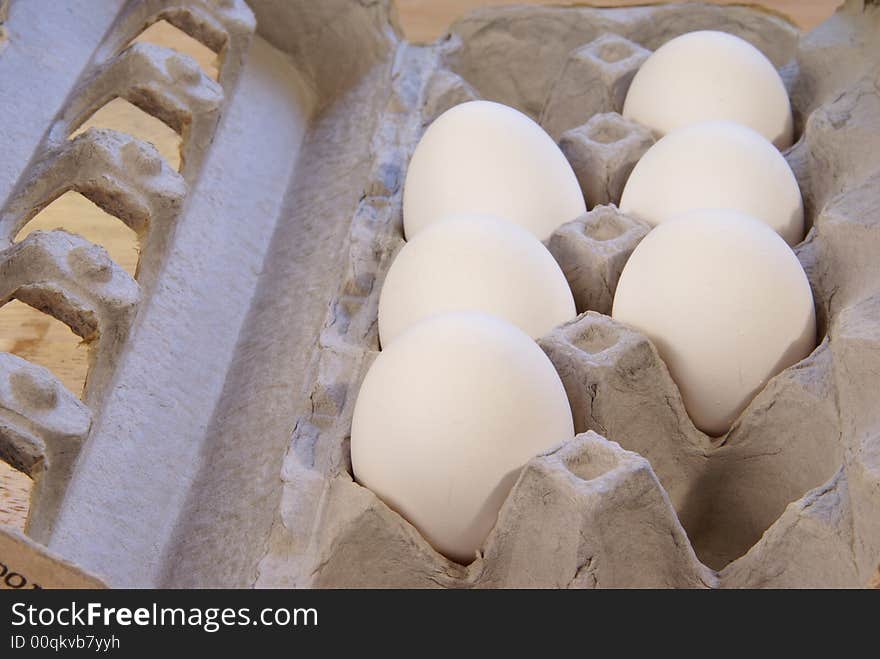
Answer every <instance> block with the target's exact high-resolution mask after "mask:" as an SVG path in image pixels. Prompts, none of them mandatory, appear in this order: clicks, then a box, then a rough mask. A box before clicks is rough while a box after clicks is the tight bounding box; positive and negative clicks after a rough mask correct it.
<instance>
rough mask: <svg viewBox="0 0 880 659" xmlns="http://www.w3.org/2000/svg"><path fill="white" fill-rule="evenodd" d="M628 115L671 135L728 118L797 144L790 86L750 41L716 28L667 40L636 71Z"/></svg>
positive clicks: (785, 144) (628, 98)
mask: <svg viewBox="0 0 880 659" xmlns="http://www.w3.org/2000/svg"><path fill="white" fill-rule="evenodd" d="M623 116H624V117H626V118H628V119H633V120H635V121H638V122H639V123H641V124H643V125H645V126H648V127H649V128H651V129H652V130H653V131H654V132H655V133H657V134H658V135H665V134H666V133H669V132H670V131H672V130H674V129H676V128H679V127H681V126H687V125H689V124H694V123H698V122H700V121H707V120H712V119H728V120H730V121H735V122H737V123H741V124H744V125H746V126H749V127H750V128H752V129H754V130H756V131H757V132H759V133H761V134H762V135H763V136H764V137H766V138H767V139H768V140H770V141H771V142H773V144H775V145H776V146H777V147H778V148H780V149H784V148H786V147H788V146H790V145H791V141H792V133H793V122H792V117H791V104H790V103H789V100H788V94H787V92H786V91H785V85H784V84H783V82H782V78H780V77H779V73H778V72H777V71H776V69H775V68H774V67H773V64H772V63H771V62H770V60H768V59H767V58H766V57H765V56H764V54H763V53H762V52H761V51H760V50H758V49H757V48H755V47H754V46H753V45H752V44H750V43H749V42H747V41H745V40H743V39H740V38H739V37H736V36H734V35H732V34H726V33H724V32H715V31H711V30H706V31H700V32H690V33H688V34H683V35H682V36H680V37H677V38H675V39H672V40H671V41H668V42H666V43H665V44H663V45H662V46H661V47H660V48H658V49H657V51H656V52H654V53H653V54H652V55H651V56H650V57H649V58H648V59H647V60H646V61H645V63H644V64H642V67H641V68H640V69H639V71H638V72H637V73H636V75H635V78H633V81H632V85H631V86H630V88H629V92H628V93H627V96H626V102H625V103H624V106H623Z"/></svg>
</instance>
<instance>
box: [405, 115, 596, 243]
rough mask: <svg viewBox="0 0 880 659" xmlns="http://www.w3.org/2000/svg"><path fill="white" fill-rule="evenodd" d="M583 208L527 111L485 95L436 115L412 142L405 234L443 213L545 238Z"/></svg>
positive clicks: (568, 173) (565, 167) (552, 146)
mask: <svg viewBox="0 0 880 659" xmlns="http://www.w3.org/2000/svg"><path fill="white" fill-rule="evenodd" d="M584 212H586V205H585V204H584V197H583V194H582V193H581V188H580V185H579V184H578V181H577V178H576V177H575V175H574V172H573V171H572V169H571V165H569V164H568V161H567V160H566V159H565V156H564V155H562V151H560V150H559V147H558V146H557V145H556V143H555V142H554V141H553V140H552V139H551V138H550V136H549V135H547V133H545V132H544V130H543V129H542V128H541V127H540V126H539V125H538V124H536V123H535V122H534V121H532V120H531V119H529V118H528V117H527V116H526V115H524V114H522V113H521V112H518V111H517V110H514V109H513V108H510V107H507V106H505V105H501V104H499V103H491V102H489V101H472V102H470V103H462V104H461V105H457V106H455V107H454V108H452V109H450V110H447V111H446V112H444V113H443V114H442V115H440V116H439V117H438V118H437V119H436V121H434V123H432V124H431V125H430V126H429V127H428V130H427V131H425V134H424V136H423V137H422V139H421V141H420V142H419V144H418V146H417V147H416V150H415V153H413V157H412V160H411V161H410V164H409V171H408V172H407V176H406V183H405V185H404V193H403V223H404V230H405V233H406V237H407V239H410V238H412V237H414V236H415V235H417V234H418V233H419V232H420V231H422V230H423V229H424V228H425V227H427V226H429V225H431V224H433V223H434V222H438V221H441V220H443V219H444V218H448V217H450V216H453V215H458V214H461V213H479V214H485V215H495V216H497V217H501V218H504V219H506V220H510V221H511V222H514V223H515V224H518V225H520V226H521V227H523V228H525V229H527V230H529V231H531V232H532V233H533V234H535V236H536V237H537V238H538V239H539V240H545V239H546V238H549V237H550V234H551V233H553V230H554V229H556V227H558V226H559V225H560V224H564V223H565V222H569V221H571V220H573V219H575V218H576V217H578V216H579V215H581V214H583V213H584Z"/></svg>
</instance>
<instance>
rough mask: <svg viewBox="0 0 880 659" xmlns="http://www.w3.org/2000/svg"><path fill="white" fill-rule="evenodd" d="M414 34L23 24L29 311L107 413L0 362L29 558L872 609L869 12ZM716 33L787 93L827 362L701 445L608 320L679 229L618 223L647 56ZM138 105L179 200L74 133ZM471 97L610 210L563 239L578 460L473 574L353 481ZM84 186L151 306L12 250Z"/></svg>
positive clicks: (309, 26) (3, 50)
mask: <svg viewBox="0 0 880 659" xmlns="http://www.w3.org/2000/svg"><path fill="white" fill-rule="evenodd" d="M2 4H4V3H2V2H0V5H2ZM62 4H64V5H65V7H66V8H62V7H61V5H62ZM71 5H74V9H75V11H71V10H70V9H69V8H70V6H71ZM392 14H393V12H392V11H391V8H390V3H389V2H388V1H387V0H381V1H369V2H368V1H366V0H325V1H322V2H320V3H318V2H313V1H312V0H290V1H282V0H248V2H247V3H245V1H244V0H223V1H218V2H209V1H208V0H175V1H174V2H160V1H159V0H144V1H136V0H132V1H129V2H124V1H123V0H114V1H112V2H103V3H90V2H84V1H82V0H70V1H69V2H67V3H56V2H49V1H48V0H28V1H26V2H16V1H15V0H13V2H12V3H11V5H10V6H9V8H8V16H7V17H6V19H5V20H4V21H3V27H2V29H3V31H4V34H5V36H0V142H2V143H3V144H4V152H3V156H2V157H0V202H2V207H0V229H2V236H0V239H2V244H0V249H2V251H0V272H2V282H3V289H2V291H3V300H4V302H5V301H8V300H10V299H12V298H17V299H19V300H22V301H23V302H26V303H28V304H31V305H33V306H35V307H37V308H39V309H40V310H42V311H45V312H46V313H49V314H51V315H53V316H55V317H57V318H59V319H60V320H62V321H63V322H65V323H67V324H68V325H69V326H70V327H71V329H72V330H73V331H74V332H76V333H78V334H79V335H80V336H82V337H83V338H84V339H87V340H88V341H89V345H90V346H91V368H90V372H89V376H88V380H87V386H86V390H85V394H84V398H83V401H82V402H80V401H78V400H77V399H76V398H75V397H74V396H73V395H72V394H70V392H67V391H66V390H65V389H64V388H63V386H62V385H61V384H60V383H59V382H58V381H57V380H56V379H55V378H54V376H52V374H51V373H49V372H48V371H46V370H45V369H41V368H39V367H35V366H33V365H30V364H28V363H27V362H24V361H23V360H21V359H18V358H15V357H12V356H9V355H0V456H2V457H3V458H4V459H5V460H7V461H9V462H10V463H11V464H13V465H14V466H15V467H17V468H19V469H22V470H23V471H26V472H27V473H29V474H30V475H32V476H33V477H34V478H35V480H36V487H35V491H34V494H33V501H32V504H31V510H30V517H29V520H28V529H27V532H28V535H29V536H30V539H23V538H21V537H19V536H14V535H11V534H8V533H7V534H4V535H2V536H0V541H2V545H0V549H2V550H3V552H5V553H4V554H3V555H4V564H5V563H6V559H5V556H6V554H7V553H10V552H11V554H12V555H13V557H14V558H23V560H22V563H23V564H24V565H25V566H26V568H22V569H27V570H32V571H33V572H32V574H34V575H39V576H34V577H30V576H29V577H28V578H33V579H42V580H43V581H44V582H45V584H48V585H57V584H58V583H65V582H66V583H71V584H75V583H80V582H81V581H83V580H85V582H86V583H97V582H92V581H89V579H92V577H89V576H84V574H85V573H82V574H81V573H80V571H81V570H82V571H86V572H88V573H95V574H98V575H100V576H101V579H102V580H103V581H105V582H106V583H107V584H108V585H110V586H117V587H119V586H134V587H155V586H167V587H193V586H229V587H339V586H360V587H393V586H410V587H514V586H520V587H574V588H591V587H637V586H656V587H688V588H690V587H696V588H718V587H862V586H866V585H868V584H869V582H870V581H871V579H872V578H874V575H875V572H876V570H877V568H878V565H880V405H878V399H877V392H878V391H880V259H878V254H880V6H878V5H877V4H876V3H875V2H863V1H857V0H850V1H849V2H848V3H847V4H846V5H845V7H844V8H842V9H841V10H840V11H839V12H838V13H837V14H836V15H835V16H834V17H833V18H831V19H830V20H829V21H827V22H826V23H825V24H823V25H822V26H820V27H819V28H817V29H816V30H815V31H814V32H812V33H810V34H806V35H800V34H799V33H798V31H797V30H796V29H795V28H794V27H792V26H791V25H790V24H788V23H787V22H785V21H784V20H782V19H780V18H778V17H775V16H772V15H769V14H766V13H763V12H761V11H759V10H755V9H749V8H743V7H718V6H707V5H698V4H689V5H688V6H687V7H684V6H682V5H663V6H657V7H638V8H627V9H591V8H558V7H525V6H523V7H509V8H493V9H486V10H482V11H478V12H475V13H473V14H471V15H469V16H467V17H465V18H463V19H461V20H460V21H459V22H457V23H456V24H455V25H454V26H453V27H452V28H451V30H450V33H449V35H448V36H447V37H446V38H443V39H441V40H440V41H438V42H437V43H436V44H433V45H430V46H414V45H411V44H408V43H406V42H405V41H404V40H403V39H402V38H401V36H400V34H399V31H398V29H397V27H396V24H395V21H394V17H393V15H392ZM0 16H2V12H0ZM160 19H164V20H167V21H169V22H170V23H172V24H174V25H175V26H177V27H179V28H180V29H182V30H183V31H185V32H187V33H189V34H191V35H192V36H193V37H195V38H196V39H198V40H200V41H202V42H203V43H205V44H206V45H207V46H209V47H211V48H212V49H215V50H217V51H219V52H220V53H221V57H222V63H223V65H222V70H221V74H220V79H219V83H215V82H214V81H212V80H210V79H208V78H206V77H205V76H204V75H203V74H202V73H201V71H200V70H199V69H198V67H197V66H195V64H194V63H193V62H192V61H191V60H189V59H188V58H187V57H185V56H182V55H179V54H176V53H174V52H173V51H169V50H167V49H164V48H161V47H158V46H150V45H146V44H141V45H138V46H135V47H132V48H129V49H125V46H126V44H128V43H129V41H130V40H131V39H132V38H133V37H135V36H136V35H137V34H138V33H139V32H140V31H141V30H142V29H143V28H144V27H145V26H146V25H148V24H150V23H152V22H155V21H156V20H160ZM696 29H718V30H724V31H728V32H732V33H734V34H737V35H739V36H742V37H743V38H745V39H747V40H748V41H750V42H751V43H753V44H754V45H755V46H757V47H758V48H759V49H761V50H762V51H763V52H764V53H765V54H767V56H768V57H769V58H770V59H771V61H773V63H774V64H775V65H776V66H777V67H779V69H780V71H781V73H782V75H783V78H784V80H785V81H786V84H787V85H788V87H789V92H790V95H791V98H792V104H793V109H794V112H795V117H796V129H797V131H798V135H799V137H800V139H799V140H798V141H797V143H796V144H795V145H794V146H793V147H792V148H791V149H789V150H788V151H787V152H786V154H785V155H786V157H787V158H788V160H789V162H790V164H791V165H792V168H793V169H794V171H795V173H796V176H797V178H798V182H799V184H800V186H801V189H802V193H803V196H804V200H805V207H806V211H807V219H808V222H809V227H810V231H809V234H808V235H807V237H806V239H805V240H804V241H803V242H802V243H801V244H800V245H798V246H797V247H796V253H797V254H798V257H799V258H800V260H801V262H802V264H803V266H804V268H805V270H806V272H807V274H808V277H809V279H810V283H811V285H812V287H813V292H814V296H815V298H816V303H817V310H818V316H819V318H820V323H821V326H820V331H821V334H822V336H823V337H824V338H823V339H822V341H821V343H820V345H819V346H818V347H817V348H816V350H815V351H814V352H813V354H811V355H810V356H809V357H808V358H806V359H805V360H803V361H801V362H800V363H798V364H796V365H795V366H792V367H791V368H789V369H787V370H786V371H784V372H783V373H781V374H779V375H778V376H776V377H775V378H773V379H772V380H771V381H770V382H769V383H768V384H767V386H766V387H765V388H764V390H763V391H761V392H760V393H759V394H758V396H757V397H756V398H755V399H754V400H753V401H752V403H751V404H750V405H749V407H748V408H747V409H746V410H745V411H744V412H743V414H742V415H741V417H740V418H739V419H738V420H737V422H736V423H735V424H734V426H733V427H732V428H731V430H730V431H729V432H728V433H727V434H726V435H725V436H724V437H721V438H710V437H707V436H706V435H704V434H703V433H701V432H700V431H698V430H697V429H696V428H694V426H693V424H692V423H691V421H690V419H689V418H688V416H687V413H686V412H685V410H684V406H683V404H682V401H681V396H680V394H679V391H678V389H677V387H676V385H675V383H674V382H673V381H672V379H671V378H670V376H669V373H668V371H667V370H666V367H665V365H664V364H663V362H662V361H661V360H660V358H659V356H658V354H657V351H656V350H655V348H654V347H653V345H652V344H651V342H650V341H649V340H648V339H647V338H645V337H644V336H643V335H641V334H640V333H638V332H636V331H634V330H632V329H630V328H627V327H625V326H623V325H621V324H619V323H616V322H615V321H613V320H612V319H611V318H609V317H608V316H607V314H608V313H609V312H610V305H611V300H612V299H613V294H614V289H615V287H616V283H617V279H618V277H619V276H620V271H621V269H622V268H623V265H624V263H625V262H626V259H627V258H628V256H629V254H630V253H631V252H632V250H633V249H634V248H635V246H636V245H637V244H638V242H639V240H641V238H642V237H643V236H644V235H645V233H646V232H647V227H646V226H645V225H643V224H642V223H640V222H637V221H635V220H633V219H631V218H628V217H625V216H624V215H622V214H621V213H620V212H619V211H618V210H617V209H616V207H615V204H616V203H617V202H618V201H619V196H620V193H621V189H622V186H623V182H624V181H625V180H626V177H627V176H628V174H629V171H630V170H631V169H632V167H633V165H634V164H635V162H636V161H637V160H638V158H639V157H640V156H641V155H642V153H644V151H645V150H646V149H647V148H648V147H649V146H650V145H651V143H652V141H653V136H652V135H651V134H650V132H648V131H646V129H644V128H643V127H641V126H639V125H637V124H633V123H632V122H629V121H626V120H623V119H622V118H621V117H620V116H619V112H620V111H621V104H622V101H623V98H624V96H625V93H626V89H627V86H628V84H629V81H630V80H631V78H632V75H633V73H634V72H635V70H636V69H637V68H638V66H639V65H640V64H641V62H643V61H644V59H645V58H646V57H647V56H648V55H649V54H650V52H651V51H653V50H654V49H656V48H657V47H658V46H660V45H661V44H663V43H664V42H666V41H668V40H669V39H671V38H673V37H675V36H677V35H679V34H682V33H685V32H689V31H692V30H696ZM61 33H64V34H66V35H71V34H75V35H76V38H66V39H59V38H58V36H57V35H59V34H61ZM50 43H51V44H52V47H54V48H63V49H64V52H63V53H61V54H59V53H57V52H56V53H55V55H56V56H54V57H52V59H51V61H49V58H48V56H47V55H46V53H47V52H48V50H49V44H50ZM23 81H27V91H26V92H25V90H24V89H23ZM116 96H120V97H123V98H126V99H127V100H129V101H130V102H132V103H133V104H135V105H137V106H138V107H140V108H141V109H143V110H145V111H147V112H148V113H150V114H153V115H154V116H156V117H158V118H160V119H161V120H163V121H164V122H166V123H167V124H168V125H169V126H171V127H172V128H174V129H176V130H178V131H179V132H181V133H182V135H183V138H184V147H183V166H182V169H181V172H180V173H178V172H175V171H173V170H172V169H171V168H170V167H169V166H168V164H167V163H165V162H164V161H163V160H162V158H161V157H160V156H159V155H158V153H157V152H156V150H155V149H154V148H153V147H152V146H150V145H148V144H143V143H141V142H139V141H138V140H137V139H135V138H132V137H130V136H128V135H123V134H120V133H116V132H114V131H109V130H94V129H92V130H89V131H86V132H85V133H83V134H82V135H80V136H78V137H76V138H75V139H73V140H68V139H67V137H68V135H70V134H71V133H72V132H73V131H75V130H76V128H77V127H78V126H79V125H80V124H81V123H82V122H83V121H85V120H86V119H87V118H88V117H89V116H90V115H91V114H92V113H93V112H94V111H95V110H96V109H98V108H99V107H101V106H102V105H103V104H104V103H106V102H107V101H108V100H110V99H112V98H114V97H116ZM475 98H484V99H489V100H494V101H499V102H503V103H506V104H509V105H512V106H514V107H516V108H518V109H520V110H522V111H523V112H526V113H527V114H529V115H530V116H532V117H533V118H535V119H536V120H538V121H540V122H542V124H543V125H544V127H545V128H546V129H547V130H548V132H550V133H551V135H552V136H553V137H554V138H555V139H557V140H559V141H560V142H561V144H562V147H563V149H564V152H565V153H566V155H567V157H568V158H569V159H570V160H571V162H572V165H573V167H574V169H575V171H576V173H577V175H578V178H579V181H580V183H581V186H582V189H583V191H584V194H585V196H586V198H587V199H588V206H589V207H590V208H591V209H592V210H591V211H590V212H589V213H587V214H586V215H585V216H583V217H581V218H578V219H575V220H574V221H573V222H571V223H569V224H566V225H563V226H562V227H560V228H559V229H558V230H557V231H556V232H555V233H554V234H553V236H551V238H550V239H549V240H548V241H547V244H548V247H549V249H550V250H551V252H552V253H553V255H554V256H555V257H556V258H557V260H558V261H559V263H560V266H561V267H562V269H563V272H564V273H565V275H566V277H567V279H568V281H569V283H570V285H571V286H572V290H573V293H574V296H575V300H576V303H577V307H578V312H579V313H581V315H580V316H579V317H578V318H577V319H575V320H574V321H572V322H571V323H569V324H567V325H565V326H563V327H560V328H557V329H556V330H554V331H553V332H551V333H550V334H549V335H548V336H546V337H544V338H543V339H541V341H540V345H541V346H542V347H543V349H544V350H545V351H546V353H547V354H548V356H549V357H550V359H551V361H552V362H553V363H554V365H555V366H556V368H557V370H558V371H559V374H560V376H561V378H562V381H563V383H564V385H565V388H566V391H567V393H568V396H569V399H570V402H571V405H572V410H573V413H574V419H575V426H576V431H577V432H578V433H580V434H578V436H577V437H575V438H574V439H573V440H572V441H570V442H567V443H566V444H564V445H562V446H560V447H557V448H556V449H554V450H552V451H550V452H548V453H547V454H545V455H541V456H536V457H535V459H533V460H532V461H531V462H529V464H528V465H526V467H525V468H524V469H523V471H522V473H521V475H520V478H519V480H518V482H517V484H516V485H515V486H514V488H513V490H512V491H511V493H510V495H509V496H508V498H507V501H506V503H505V505H504V506H503V508H502V510H501V512H500V514H499V518H498V522H497V524H496V526H495V528H494V530H493V531H492V533H491V534H490V536H489V538H488V539H487V540H486V542H485V544H484V546H483V549H482V551H481V553H480V554H479V555H478V556H476V557H475V560H474V561H473V562H472V563H471V564H470V565H468V566H462V565H457V564H455V563H452V562H450V561H449V560H447V559H446V558H444V557H443V556H441V555H439V554H438V553H437V552H436V551H434V550H433V549H432V548H431V547H430V546H429V545H428V544H427V543H426V542H425V540H424V539H423V538H422V537H421V536H420V535H419V533H418V532H417V531H416V530H415V529H414V528H413V527H412V526H411V525H410V524H408V523H407V522H406V521H405V520H404V519H402V518H401V517H400V516H399V515H397V514H396V513H395V512H393V511H392V510H390V509H389V508H388V507H387V506H386V505H385V504H384V503H382V502H381V501H380V500H379V499H378V498H377V497H376V496H375V495H373V494H372V493H371V492H370V491H369V490H367V489H365V488H363V487H361V486H359V485H358V484H357V483H356V482H354V481H353V480H352V477H351V475H350V459H349V448H348V437H349V432H350V425H351V415H352V409H353V405H354V402H355V400H356V398H357V391H358V387H359V383H360V381H361V379H362V377H363V375H364V373H365V371H366V369H367V367H368V365H369V363H370V362H371V360H372V359H373V357H374V356H375V354H376V351H377V350H378V337H377V327H376V314H377V305H378V296H379V292H380V290H381V287H382V281H383V278H384V275H385V273H386V271H387V269H388V267H389V266H390V264H391V262H392V260H393V258H394V256H395V254H396V252H397V251H398V250H399V249H400V247H401V246H402V244H403V232H402V218H401V196H402V185H403V180H404V177H405V174H406V167H407V163H408V161H409V157H410V155H411V153H412V151H413V149H414V147H415V144H416V143H417V141H418V139H419V137H420V135H421V134H422V131H423V130H424V128H425V126H426V125H427V124H429V123H430V121H431V120H432V119H434V118H435V117H436V116H437V115H438V114H440V113H441V112H442V111H444V110H445V109H447V108H449V107H451V106H453V105H455V104H457V103H460V102H462V101H466V100H472V99H475ZM71 189H73V190H76V191H78V192H80V193H82V194H83V195H84V196H86V197H88V198H89V199H91V200H92V201H94V202H95V203H96V204H98V205H99V206H101V207H102V208H104V209H105V210H107V211H108V212H109V213H111V214H113V215H115V216H116V217H118V218H119V219H120V221H123V222H125V223H126V224H128V226H130V227H131V228H132V229H134V230H135V231H136V232H137V233H138V235H139V237H140V241H141V252H142V253H141V260H140V264H139V268H138V274H137V277H136V280H135V279H132V278H131V277H130V276H128V275H127V274H126V273H125V272H124V271H122V270H121V268H119V267H118V266H117V265H116V264H115V263H113V262H112V261H111V260H110V259H109V257H108V256H107V255H106V253H105V252H104V251H103V250H102V249H101V248H99V247H96V246H93V245H91V244H90V243H88V242H87V241H85V240H84V239H82V238H79V237H77V236H74V235H71V234H69V233H66V232H64V231H52V232H47V233H42V234H33V235H32V236H31V237H29V238H28V239H26V240H24V241H22V242H20V243H14V242H13V240H14V237H15V236H16V235H17V233H18V231H19V229H20V228H21V227H22V226H24V225H25V224H26V223H27V222H28V221H29V220H30V219H31V218H32V217H33V216H34V215H35V214H36V213H37V212H39V210H40V209H41V208H43V207H45V206H46V205H47V204H49V203H50V202H51V201H52V200H54V199H55V198H57V197H58V196H59V195H60V194H62V193H63V192H65V191H67V190H71ZM28 557H30V558H28ZM34 557H35V558H34ZM40 561H42V563H41V562H40ZM65 561H67V562H69V563H67V562H65ZM9 562H10V565H11V564H12V563H13V562H14V560H13V559H10V561H9ZM73 565H76V566H79V568H75V567H72V566H73ZM40 566H42V567H40ZM10 569H11V568H10ZM16 569H17V568H16ZM44 569H45V570H48V571H47V572H41V571H40V570H44ZM65 570H67V571H65ZM29 574H30V573H29ZM42 575H49V576H42ZM45 584H44V585H45Z"/></svg>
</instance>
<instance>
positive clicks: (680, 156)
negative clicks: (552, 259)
mask: <svg viewBox="0 0 880 659" xmlns="http://www.w3.org/2000/svg"><path fill="white" fill-rule="evenodd" d="M700 208H728V209H731V210H737V211H741V212H743V213H746V214H747V215H752V216H753V217H755V218H757V219H759V220H761V221H762V222H764V223H765V224H767V225H769V226H770V227H771V228H773V229H774V230H775V231H776V233H778V234H779V235H781V236H782V237H783V238H784V239H785V240H786V242H787V243H788V244H789V245H795V244H797V243H798V242H800V241H801V239H802V238H803V237H804V208H803V202H802V201H801V192H800V189H799V188H798V184H797V180H796V179H795V177H794V174H793V173H792V171H791V167H789V166H788V163H787V162H786V160H785V158H783V157H782V154H780V153H779V150H778V149H776V148H775V147H774V146H773V145H772V144H770V142H768V141H767V140H766V139H764V137H763V136H762V135H760V134H758V133H756V132H755V131H753V130H752V129H751V128H747V127H746V126H743V125H741V124H736V123H733V122H730V121H707V122H703V123H699V124H693V125H691V126H685V127H683V128H678V129H676V130H674V131H672V132H671V133H669V134H668V135H667V136H666V137H664V138H662V139H661V140H660V141H659V142H657V143H656V144H655V145H654V146H652V147H651V148H650V149H648V151H647V153H645V155H644V156H642V159H641V160H639V162H638V164H637V165H636V166H635V169H633V171H632V174H630V177H629V180H628V181H627V182H626V186H625V187H624V189H623V195H622V197H621V200H620V210H622V211H623V212H624V213H626V214H627V215H631V216H633V217H637V218H639V219H642V220H644V221H646V222H648V223H649V224H652V225H657V224H660V223H661V222H665V221H666V220H668V219H669V218H672V217H675V216H677V215H681V214H682V213H685V212H687V211H691V210H697V209H700Z"/></svg>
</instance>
